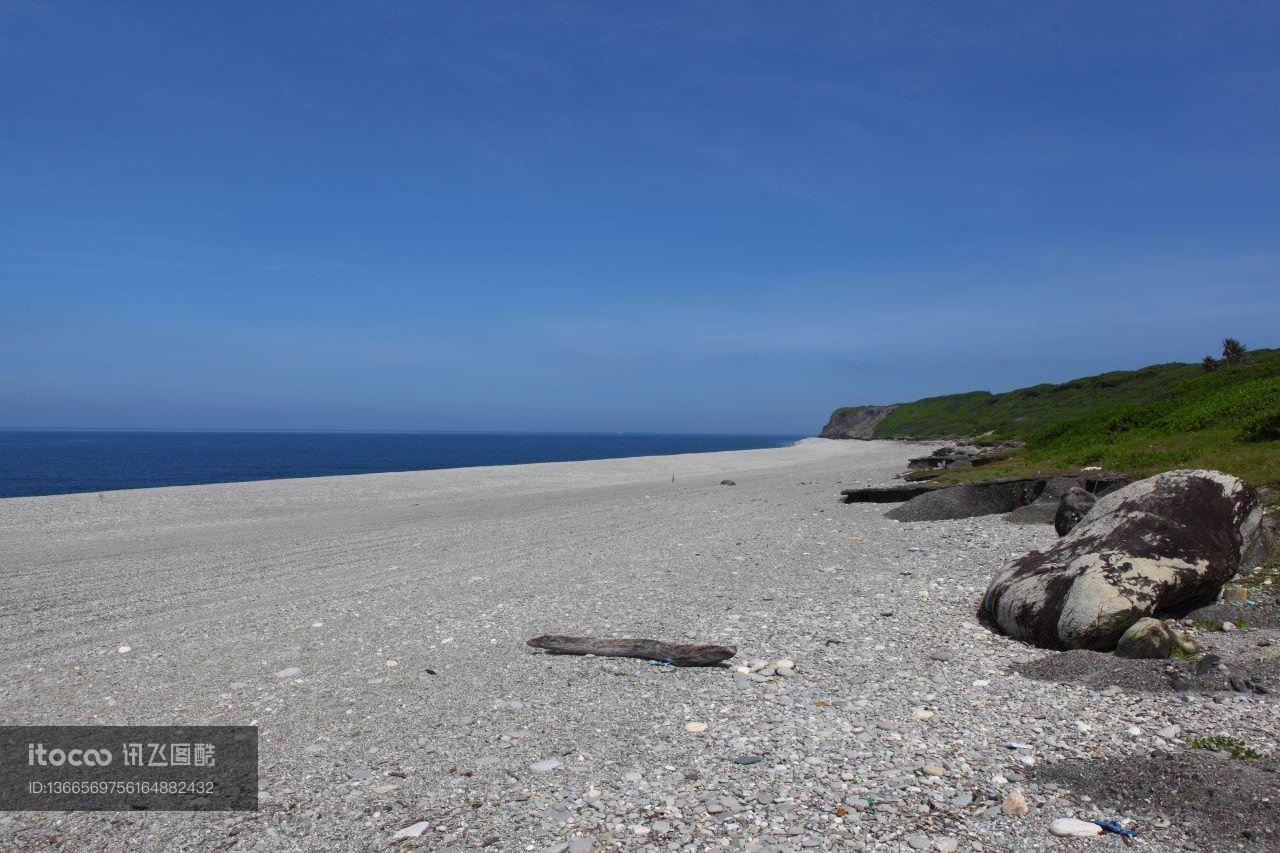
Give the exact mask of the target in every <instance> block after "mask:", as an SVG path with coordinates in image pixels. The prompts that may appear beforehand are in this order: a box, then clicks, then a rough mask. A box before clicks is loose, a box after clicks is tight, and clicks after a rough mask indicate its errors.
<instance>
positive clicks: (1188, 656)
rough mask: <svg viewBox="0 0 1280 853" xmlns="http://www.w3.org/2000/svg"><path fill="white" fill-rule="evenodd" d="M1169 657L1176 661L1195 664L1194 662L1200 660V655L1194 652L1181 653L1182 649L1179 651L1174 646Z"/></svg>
mask: <svg viewBox="0 0 1280 853" xmlns="http://www.w3.org/2000/svg"><path fill="white" fill-rule="evenodd" d="M1169 655H1170V656H1171V657H1173V658H1176V659H1178V660H1185V661H1188V662H1190V663H1195V662H1196V661H1198V660H1200V655H1199V654H1197V653H1196V652H1188V651H1183V650H1182V649H1179V648H1177V647H1176V646H1175V647H1174V649H1173V651H1171V652H1169Z"/></svg>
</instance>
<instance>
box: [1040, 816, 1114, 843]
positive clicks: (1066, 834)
mask: <svg viewBox="0 0 1280 853" xmlns="http://www.w3.org/2000/svg"><path fill="white" fill-rule="evenodd" d="M1049 831H1050V832H1052V833H1053V834H1054V835H1057V836H1059V837H1061V838H1090V837H1092V836H1094V835H1101V834H1102V827H1100V826H1098V825H1097V824H1096V823H1089V822H1088V821H1087V820H1078V819H1076V818H1074V817H1060V818H1058V819H1057V820H1055V821H1054V822H1053V823H1051V824H1049Z"/></svg>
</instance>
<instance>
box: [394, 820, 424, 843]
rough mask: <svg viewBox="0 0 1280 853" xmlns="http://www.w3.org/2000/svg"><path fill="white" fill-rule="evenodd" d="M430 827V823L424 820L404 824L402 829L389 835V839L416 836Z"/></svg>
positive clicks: (397, 839) (396, 839) (395, 839)
mask: <svg viewBox="0 0 1280 853" xmlns="http://www.w3.org/2000/svg"><path fill="white" fill-rule="evenodd" d="M430 828H431V824H429V823H427V822H426V821H425V820H420V821H418V822H417V823H415V824H413V825H411V826H406V827H405V828H404V829H402V830H400V831H399V832H397V833H396V834H395V835H393V836H391V840H392V841H399V840H400V839H401V838H417V837H418V836H419V835H421V834H422V833H424V832H426V831H427V830H428V829H430Z"/></svg>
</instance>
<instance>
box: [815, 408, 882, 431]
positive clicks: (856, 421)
mask: <svg viewBox="0 0 1280 853" xmlns="http://www.w3.org/2000/svg"><path fill="white" fill-rule="evenodd" d="M896 408H898V407H897V406H896V405H894V406H848V407H846V408H843V409H836V410H835V411H834V412H832V413H831V419H830V420H829V421H827V425H826V426H824V427H823V428H822V432H821V436H822V438H862V439H869V438H871V437H872V436H871V433H872V431H874V430H875V428H876V424H878V423H880V421H882V420H884V418H885V415H887V414H889V413H890V412H892V411H893V410H894V409H896Z"/></svg>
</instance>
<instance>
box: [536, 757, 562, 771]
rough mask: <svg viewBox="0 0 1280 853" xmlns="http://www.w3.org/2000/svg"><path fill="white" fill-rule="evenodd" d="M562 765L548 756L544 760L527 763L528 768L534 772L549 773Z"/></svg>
mask: <svg viewBox="0 0 1280 853" xmlns="http://www.w3.org/2000/svg"><path fill="white" fill-rule="evenodd" d="M563 766H564V765H563V764H561V763H560V762H559V761H557V760H555V759H554V758H548V759H546V760H545V761H535V762H534V763H533V764H530V765H529V769H530V770H532V771H533V772H534V773H550V772H551V771H552V770H557V769H559V768H561V767H563Z"/></svg>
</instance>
